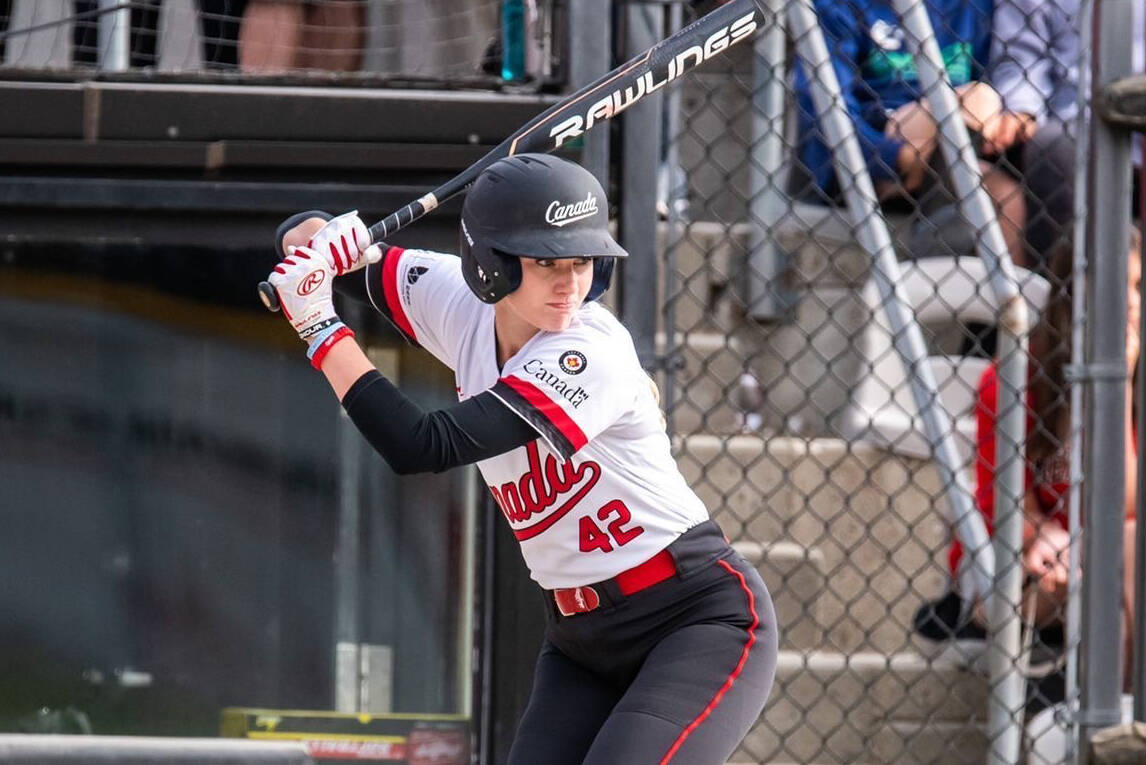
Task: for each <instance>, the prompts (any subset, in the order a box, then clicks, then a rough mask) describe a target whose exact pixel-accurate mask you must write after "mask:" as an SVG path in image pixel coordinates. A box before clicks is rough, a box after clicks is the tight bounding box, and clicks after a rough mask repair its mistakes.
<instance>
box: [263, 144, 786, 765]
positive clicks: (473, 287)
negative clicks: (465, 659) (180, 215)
mask: <svg viewBox="0 0 1146 765" xmlns="http://www.w3.org/2000/svg"><path fill="white" fill-rule="evenodd" d="M326 218H329V216H327V215H325V214H321V213H303V214H301V215H298V216H294V217H293V218H292V219H290V220H288V221H287V222H286V223H284V224H283V226H282V227H281V228H280V239H279V246H280V248H281V247H283V246H284V245H285V246H286V252H287V256H286V257H285V259H284V260H283V261H282V263H281V264H280V265H279V266H278V267H276V268H275V270H274V272H273V273H272V274H271V276H270V279H269V281H270V282H271V284H273V285H274V287H275V288H276V290H277V291H278V295H279V299H280V303H281V305H282V307H283V311H284V313H285V314H286V316H287V318H288V319H289V320H290V321H291V323H292V324H293V326H294V328H295V329H296V330H297V331H298V333H299V335H300V337H302V339H303V340H304V341H306V342H307V345H308V355H309V356H310V359H311V363H312V364H313V365H314V366H315V367H316V368H318V369H321V371H322V372H323V374H325V375H326V377H327V379H328V380H329V381H330V383H331V386H332V387H333V388H334V392H335V393H336V394H337V395H338V397H339V399H340V400H341V402H342V405H343V407H344V408H345V409H346V411H347V413H348V414H349V416H350V418H351V419H352V420H353V421H354V423H355V425H356V426H357V427H358V428H359V430H360V431H361V432H362V434H363V435H364V436H365V437H366V438H367V439H368V440H369V442H370V443H371V444H372V445H373V446H374V448H375V449H377V451H378V452H379V453H381V455H382V456H383V457H384V458H385V459H386V460H387V461H388V462H389V463H390V465H391V466H392V467H393V468H394V469H395V470H396V471H397V472H399V473H408V472H419V471H440V470H445V469H447V468H451V467H454V466H456V465H461V464H466V463H471V462H476V463H477V465H478V467H479V468H480V470H481V474H482V476H483V478H484V480H485V482H486V484H488V486H489V490H490V493H491V494H492V495H493V497H494V499H495V500H496V502H497V505H498V507H499V508H500V509H501V512H502V514H503V515H504V516H505V519H506V521H507V522H508V523H509V526H510V528H511V529H512V530H513V533H514V535H515V536H516V537H517V539H518V541H519V542H520V544H521V551H522V555H523V556H524V558H525V562H526V564H527V565H528V566H529V570H530V572H531V575H532V577H533V579H534V580H536V581H537V583H538V585H540V587H541V588H542V589H544V590H545V602H546V604H547V609H548V624H547V629H546V637H545V643H544V645H543V647H542V650H541V654H540V657H539V659H538V662H537V668H536V674H535V677H534V685H533V691H532V694H531V697H530V700H529V704H528V706H527V708H526V710H525V714H524V716H523V718H522V720H521V722H520V724H519V727H518V731H517V735H516V737H515V739H514V743H513V746H512V748H511V751H510V756H509V762H510V763H513V765H539V764H542V765H544V764H549V763H552V764H554V765H561V764H564V763H570V764H572V763H597V764H600V763H610V764H612V765H615V764H616V763H624V764H625V765H636V764H639V763H667V762H673V763H710V764H711V765H719V764H720V763H724V762H725V760H726V759H727V758H728V756H729V755H730V754H731V753H732V752H733V750H734V749H735V748H736V746H737V744H738V743H739V742H740V740H741V739H742V738H743V737H744V735H745V734H746V733H747V732H748V730H749V728H750V727H751V726H752V724H753V723H754V722H755V721H756V719H757V718H758V716H759V715H760V712H761V710H762V709H763V707H764V702H765V700H766V699H767V697H768V693H769V690H770V688H771V685H772V679H773V676H774V673H775V666H776V652H777V633H776V620H775V616H774V614H773V610H772V603H771V599H770V597H769V595H768V592H767V590H766V589H765V586H764V583H763V582H762V581H761V579H760V576H759V575H758V574H757V572H756V571H755V569H753V568H752V566H750V565H749V564H748V563H747V562H745V560H744V559H743V558H741V557H740V556H739V555H737V554H736V553H735V552H734V551H733V549H732V548H731V547H730V546H729V545H728V543H727V541H726V540H725V538H724V536H723V534H722V533H721V532H720V530H719V528H718V527H717V526H716V525H715V524H714V523H713V522H712V521H710V520H709V519H708V514H707V512H706V510H705V508H704V506H703V504H702V503H701V501H700V500H699V499H698V498H697V496H696V495H695V494H694V493H693V492H692V491H691V489H690V488H689V487H688V485H687V483H686V482H685V480H684V477H683V476H682V475H681V474H680V472H679V470H678V469H677V467H676V464H675V462H674V460H673V458H672V455H671V453H670V448H669V439H668V437H667V435H666V434H665V431H664V427H663V424H662V422H663V421H662V419H661V414H660V409H659V406H658V404H657V401H656V399H655V395H654V389H653V388H652V387H651V386H650V384H649V379H648V377H647V376H646V374H645V372H644V371H643V370H642V369H641V366H640V364H639V363H638V361H637V355H636V352H635V350H634V348H633V342H632V338H631V337H630V336H629V333H628V332H627V331H626V330H625V328H624V327H623V326H621V324H620V323H619V322H618V321H617V319H616V318H615V317H614V316H613V315H612V314H611V313H609V312H608V311H607V310H606V309H604V308H602V307H601V306H600V305H598V304H597V303H596V302H595V301H596V300H597V298H599V297H600V296H601V294H602V293H603V292H604V291H605V289H606V288H607V287H608V285H609V281H610V279H611V276H612V271H613V265H614V263H615V261H616V259H617V258H623V257H626V255H627V253H626V252H625V251H624V250H623V249H622V248H621V247H620V245H618V244H617V243H616V242H615V241H614V240H613V238H612V236H611V235H610V234H609V230H608V218H607V202H606V199H605V195H604V192H603V191H602V189H601V186H600V184H599V183H597V181H596V179H594V178H593V176H592V175H591V174H590V173H588V172H587V171H585V170H584V169H582V168H581V167H580V166H578V165H576V164H573V163H571V162H568V161H566V160H562V159H557V158H553V157H549V156H546V155H531V154H522V155H518V156H514V157H509V158H506V159H502V160H500V161H498V162H497V163H495V164H493V165H492V166H491V167H489V168H488V169H487V170H486V171H485V172H484V173H482V174H481V176H479V178H478V179H477V181H476V182H475V183H474V185H473V187H472V188H471V190H470V191H469V194H468V195H467V197H466V201H465V205H464V207H463V210H462V221H461V238H460V244H461V257H460V258H458V257H454V256H451V255H444V254H440V253H434V252H427V251H424V250H412V249H407V250H403V249H401V248H397V247H379V246H377V245H369V234H368V233H367V229H366V226H365V225H364V224H363V223H362V221H361V220H360V219H359V218H358V217H357V216H356V215H355V214H354V213H347V214H345V215H342V216H339V217H337V218H334V219H333V220H330V221H329V222H327V223H325V225H323V220H324V219H326ZM288 229H289V230H288ZM368 245H369V246H368ZM355 271H357V272H358V273H351V272H355ZM363 273H364V276H363ZM336 276H341V277H342V278H340V279H338V284H339V289H340V291H343V290H344V289H345V291H346V292H347V293H348V294H351V295H354V296H356V297H358V298H360V299H363V300H366V301H369V303H370V304H371V305H373V306H374V307H375V308H376V309H377V310H378V311H379V312H381V313H382V314H383V315H384V316H386V317H387V318H388V319H389V320H390V321H391V322H392V323H393V324H394V326H396V327H397V328H398V330H399V331H400V332H401V333H402V334H403V335H404V336H405V337H406V339H407V340H409V341H410V342H411V343H415V344H418V345H420V346H422V347H423V348H425V349H426V350H428V351H429V352H430V353H432V354H434V356H436V357H437V358H438V359H440V360H441V361H442V362H443V363H444V364H446V365H447V366H449V367H450V368H451V369H452V370H453V371H454V373H455V376H456V381H457V390H458V398H459V400H460V401H459V403H458V404H457V405H454V406H451V407H449V408H448V409H444V410H441V411H437V412H429V413H426V412H423V411H422V410H421V409H420V408H419V407H417V406H416V405H415V404H413V403H412V402H411V401H410V400H409V399H407V398H406V397H405V396H404V395H403V394H402V393H401V392H400V391H398V389H397V388H395V387H394V386H393V385H392V384H391V383H390V382H389V381H388V380H387V379H386V378H384V377H383V376H382V375H381V374H379V372H378V371H377V370H376V369H375V368H374V367H373V366H372V365H371V363H370V362H369V361H368V360H367V358H366V356H365V354H364V353H363V352H362V351H361V350H360V349H359V347H358V345H357V344H356V343H354V342H351V341H350V340H349V339H348V338H350V337H352V335H353V333H352V332H351V330H350V329H349V328H347V327H346V326H345V325H344V324H343V323H342V322H341V321H340V320H339V319H338V316H337V315H336V314H335V311H334V307H333V304H332V302H331V286H332V283H333V282H334V281H335V277H336ZM650 288H651V285H650Z"/></svg>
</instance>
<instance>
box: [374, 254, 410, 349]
mask: <svg viewBox="0 0 1146 765" xmlns="http://www.w3.org/2000/svg"><path fill="white" fill-rule="evenodd" d="M403 252H405V250H403V249H402V248H401V247H391V248H390V249H389V250H387V251H386V260H385V261H384V262H383V263H382V296H383V297H384V298H385V300H386V307H387V308H389V309H390V318H392V319H393V320H394V323H395V324H397V325H398V329H400V330H402V331H403V332H404V333H405V334H406V336H407V337H410V338H413V339H414V340H417V339H418V336H417V335H416V334H414V327H413V325H412V324H410V318H409V317H408V316H406V310H405V309H404V308H403V307H402V298H401V296H400V295H399V294H398V263H399V262H400V261H401V260H402V253H403Z"/></svg>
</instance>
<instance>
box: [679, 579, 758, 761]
mask: <svg viewBox="0 0 1146 765" xmlns="http://www.w3.org/2000/svg"><path fill="white" fill-rule="evenodd" d="M716 563H717V565H719V566H720V567H721V568H723V569H724V570H725V571H727V572H728V573H730V574H732V575H733V576H735V577H736V578H737V579H739V580H740V589H742V590H744V594H745V595H747V596H748V612H749V613H750V614H752V625H751V626H750V627H749V628H748V641H747V642H746V643H745V644H744V650H743V651H741V652H740V661H739V662H737V664H736V667H735V668H734V669H733V670H732V672H731V674H729V675H728V679H727V680H725V681H724V685H722V686H720V690H718V691H717V692H716V695H715V696H713V697H712V701H710V702H708V705H707V706H705V708H704V709H703V710H701V713H700V714H699V715H697V716H696V719H695V720H693V721H692V722H690V723H689V724H688V725H687V726H685V729H684V730H682V731H681V732H680V735H679V736H677V739H676V741H674V742H673V745H672V746H671V747H669V750H668V753H667V754H666V755H665V756H664V758H662V759H661V761H660V765H666V763H668V762H669V761H671V760H672V758H673V757H674V756H676V753H677V751H679V750H680V748H681V747H682V746H683V745H684V742H685V739H687V738H688V737H689V736H690V735H691V734H692V732H693V731H694V730H696V729H697V728H699V727H700V724H701V723H702V722H704V721H705V719H706V718H707V717H708V716H709V715H710V714H712V710H714V709H716V707H717V705H718V704H720V700H721V699H722V698H724V694H726V693H728V691H729V689H731V688H732V684H733V683H735V682H736V678H738V677H740V673H741V672H742V671H743V670H744V665H745V664H746V663H747V662H748V654H749V653H750V652H751V651H752V646H753V645H755V644H756V628H757V627H759V626H760V616H759V615H758V614H757V613H756V597H755V596H754V595H753V594H752V590H750V589H749V588H748V583H747V582H745V581H744V575H743V574H741V573H740V572H739V571H737V570H736V569H734V568H732V566H730V565H728V561H723V560H719V561H717V562H716Z"/></svg>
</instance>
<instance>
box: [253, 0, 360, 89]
mask: <svg viewBox="0 0 1146 765" xmlns="http://www.w3.org/2000/svg"><path fill="white" fill-rule="evenodd" d="M364 27H365V4H364V3H363V2H362V0H312V1H311V2H303V1H302V0H250V4H249V5H248V6H247V12H246V14H245V16H244V17H243V26H242V29H241V30H240V33H239V63H240V66H241V68H242V69H243V71H246V72H261V73H275V72H285V71H288V70H291V69H324V70H327V71H332V72H354V71H357V70H358V69H359V67H360V65H361V62H362V50H363V29H364Z"/></svg>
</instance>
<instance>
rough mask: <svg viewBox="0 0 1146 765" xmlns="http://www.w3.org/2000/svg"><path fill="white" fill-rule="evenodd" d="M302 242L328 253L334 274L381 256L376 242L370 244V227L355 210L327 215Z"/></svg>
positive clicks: (344, 272)
mask: <svg viewBox="0 0 1146 765" xmlns="http://www.w3.org/2000/svg"><path fill="white" fill-rule="evenodd" d="M306 246H307V247H309V248H310V249H312V250H315V251H317V252H320V253H322V254H323V255H329V256H330V262H331V264H332V265H333V266H334V269H335V274H336V275H338V276H342V275H343V274H348V273H350V272H351V271H357V270H358V269H360V268H362V267H363V266H365V265H366V264H367V263H377V262H378V261H379V260H381V259H382V250H381V249H380V248H379V247H378V245H376V244H371V242H370V230H369V229H368V228H366V224H365V223H363V222H362V219H361V218H359V217H358V211H357V210H351V211H350V212H348V213H343V214H342V215H339V216H338V217H337V218H331V219H330V220H329V221H327V222H326V225H325V226H323V227H322V228H320V229H319V230H318V233H317V234H315V235H314V236H313V237H311V239H310V241H309V242H307V243H306Z"/></svg>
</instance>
